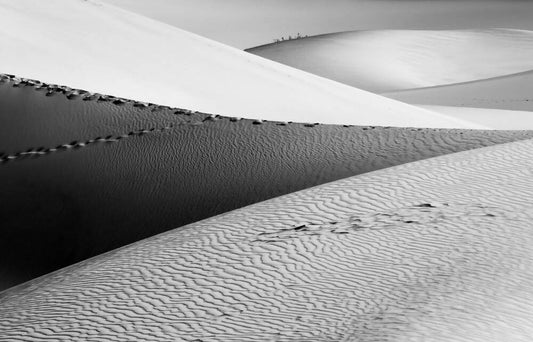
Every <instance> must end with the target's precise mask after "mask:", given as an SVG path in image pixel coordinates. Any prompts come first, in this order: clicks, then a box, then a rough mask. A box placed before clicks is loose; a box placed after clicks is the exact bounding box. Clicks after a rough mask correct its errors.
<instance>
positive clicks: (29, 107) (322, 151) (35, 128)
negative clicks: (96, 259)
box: [0, 77, 533, 288]
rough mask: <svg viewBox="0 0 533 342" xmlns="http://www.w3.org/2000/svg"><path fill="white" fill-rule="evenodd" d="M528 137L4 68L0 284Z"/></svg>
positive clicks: (0, 98) (527, 134)
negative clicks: (128, 95) (315, 116)
mask: <svg viewBox="0 0 533 342" xmlns="http://www.w3.org/2000/svg"><path fill="white" fill-rule="evenodd" d="M327 114H328V113H324V115H327ZM531 137H533V132H525V131H512V132H511V131H476V130H437V129H408V128H384V127H343V126H333V125H314V124H299V123H290V124H285V123H276V122H261V121H253V120H237V119H232V118H227V117H219V116H211V115H208V114H203V113H198V112H194V113H193V112H189V111H186V110H179V109H171V108H168V107H160V106H156V105H145V104H141V103H135V102H133V101H127V100H122V99H117V98H113V97H106V96H99V95H94V94H89V93H84V92H80V91H76V90H71V89H68V88H65V87H54V86H47V85H44V86H43V85H38V84H37V85H36V84H35V82H26V81H23V82H20V81H17V79H13V78H10V77H3V78H2V82H1V83H0V150H1V152H2V153H3V155H2V156H1V160H2V162H1V163H0V179H1V180H2V185H1V187H0V203H1V206H0V217H2V224H1V225H0V226H1V229H0V279H2V283H1V284H0V286H1V288H7V287H9V286H12V285H15V284H18V283H20V282H23V281H26V280H29V279H31V278H34V277H36V276H39V275H42V274H45V273H47V272H50V271H53V270H56V269H58V268H61V267H64V266H67V265H70V264H72V263H74V262H77V261H80V260H83V259H85V258H88V257H91V256H94V255H96V254H99V253H102V252H105V251H109V250H111V249H113V248H116V247H119V246H123V245H125V244H128V243H131V242H134V241H137V240H139V239H142V238H145V237H149V236H152V235H154V234H157V233H160V232H163V231H166V230H169V229H172V228H176V227H180V226H182V225H185V224H188V223H191V222H195V221H198V220H202V219H205V218H208V217H211V216H213V215H217V214H221V213H224V212H227V211H230V210H233V209H236V208H239V207H243V206H246V205H249V204H252V203H255V202H259V201H263V200H266V199H269V198H273V197H276V196H280V195H283V194H287V193H290V192H294V191H297V190H300V189H304V188H308V187H311V186H315V185H319V184H322V183H325V182H329V181H333V180H337V179H340V178H344V177H348V176H353V175H357V174H361V173H364V172H368V171H373V170H377V169H381V168H385V167H389V166H393V165H398V164H402V163H406V162H411V161H416V160H419V159H424V158H428V157H433V156H437V155H442V154H446V153H452V152H457V151H462V150H467V149H472V148H478V147H483V146H488V145H493V144H498V143H504V142H510V141H514V140H520V139H526V138H531Z"/></svg>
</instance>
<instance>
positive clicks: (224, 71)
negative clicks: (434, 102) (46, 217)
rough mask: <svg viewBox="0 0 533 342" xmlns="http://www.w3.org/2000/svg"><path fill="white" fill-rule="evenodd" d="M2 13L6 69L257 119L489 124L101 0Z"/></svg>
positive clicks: (30, 0) (0, 40) (22, 4)
mask: <svg viewBox="0 0 533 342" xmlns="http://www.w3.org/2000/svg"><path fill="white" fill-rule="evenodd" d="M0 16H1V17H2V18H3V20H2V21H0V44H1V45H2V51H1V52H0V65H1V67H2V70H0V71H1V72H8V73H13V74H16V75H19V76H21V77H27V78H34V79H39V80H42V81H44V82H48V83H57V84H68V85H69V86H71V87H76V88H80V89H86V90H89V91H97V92H102V93H105V94H110V95H115V96H121V97H126V98H133V99H136V100H139V101H146V102H153V103H158V104H162V105H170V106H181V107H186V108H189V109H193V110H202V111H206V112H213V113H218V114H225V115H236V116H242V117H248V118H260V119H268V120H285V121H303V122H321V123H338V124H361V125H365V124H366V125H385V126H386V125H390V126H393V125H394V126H407V127H409V126H415V127H447V128H450V127H451V128H475V127H479V126H478V125H474V124H469V123H466V122H464V121H461V120H457V119H455V118H447V117H446V116H444V115H442V114H439V113H432V112H430V111H427V110H423V109H420V108H416V107H413V106H409V105H406V104H404V103H400V102H397V101H393V100H390V99H387V98H384V97H381V96H377V95H375V94H371V93H368V92H365V91H362V90H359V89H354V88H352V87H348V86H346V85H343V84H340V83H337V82H334V81H331V80H327V79H324V78H321V77H318V76H316V75H311V74H308V73H305V72H302V71H299V70H296V69H293V68H290V67H287V66H284V65H281V64H279V63H275V62H272V61H268V60H265V59H263V58H259V57H257V56H253V55H251V54H248V53H245V52H243V51H240V50H238V49H235V48H231V47H229V46H226V45H223V44H220V43H217V42H215V41H212V40H209V39H206V38H203V37H200V36H197V35H194V34H192V33H189V32H186V31H183V30H180V29H178V28H176V27H173V26H170V25H167V24H164V23H161V22H158V21H155V20H152V19H149V18H146V17H142V16H140V15H137V14H134V13H130V12H127V11H125V10H122V9H119V8H116V7H114V6H111V5H107V4H102V3H99V2H98V1H93V0H90V1H79V0H73V1H64V0H48V1H36V0H18V1H10V0H0ZM14 28H15V29H14Z"/></svg>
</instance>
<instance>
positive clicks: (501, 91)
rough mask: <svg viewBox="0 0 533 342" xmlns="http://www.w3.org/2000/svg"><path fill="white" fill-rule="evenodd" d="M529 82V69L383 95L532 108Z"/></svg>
mask: <svg viewBox="0 0 533 342" xmlns="http://www.w3.org/2000/svg"><path fill="white" fill-rule="evenodd" d="M532 86H533V70H531V71H527V72H523V73H518V74H514V75H507V76H502V77H496V78H491V79H486V80H479V81H474V82H468V83H461V84H452V85H448V86H442V87H432V88H421V89H412V90H406V91H400V92H391V93H386V94H384V95H385V96H388V97H390V98H393V99H397V100H400V101H405V102H408V103H417V104H427V105H444V106H460V107H478V108H498V109H510V110H520V111H533V91H532ZM465 119H467V118H466V117H465Z"/></svg>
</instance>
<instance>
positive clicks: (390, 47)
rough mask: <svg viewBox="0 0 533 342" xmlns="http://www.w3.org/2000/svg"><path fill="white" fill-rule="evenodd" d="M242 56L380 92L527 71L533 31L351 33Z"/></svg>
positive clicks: (531, 65)
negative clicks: (283, 65) (254, 56)
mask: <svg viewBox="0 0 533 342" xmlns="http://www.w3.org/2000/svg"><path fill="white" fill-rule="evenodd" d="M246 51H248V52H250V53H253V54H256V55H258V56H261V57H265V58H268V59H271V60H273V61H276V62H280V63H283V64H286V65H289V66H292V67H294V68H298V69H301V70H305V71H307V72H310V73H313V74H316V75H320V76H323V77H326V78H329V79H332V80H335V81H339V82H342V83H345V84H348V85H351V86H354V87H357V88H361V89H365V90H369V91H372V92H378V93H380V92H389V91H397V90H404V89H410V88H421V87H433V86H440V85H445V84H452V83H459V82H467V81H474V80H480V79H486V78H491V77H496V76H503V75H508V74H514V73H518V72H523V71H528V70H531V69H533V31H525V30H509V29H484V30H482V29H478V30H441V31H434V30H433V31H432V30H376V31H354V32H340V33H332V34H324V35H318V36H312V37H308V38H304V39H296V40H291V41H283V42H280V43H274V44H268V45H263V46H259V47H256V48H252V49H248V50H246Z"/></svg>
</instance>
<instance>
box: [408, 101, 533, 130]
mask: <svg viewBox="0 0 533 342" xmlns="http://www.w3.org/2000/svg"><path fill="white" fill-rule="evenodd" d="M418 106H419V107H422V108H425V109H428V110H432V111H435V112H439V113H442V114H445V115H448V116H451V117H457V118H461V119H464V120H468V121H470V122H474V123H479V124H480V125H485V126H487V127H489V128H492V129H518V130H523V129H533V111H531V112H528V111H522V110H505V109H492V108H472V107H455V106H435V105H418ZM532 109H533V108H532Z"/></svg>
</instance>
